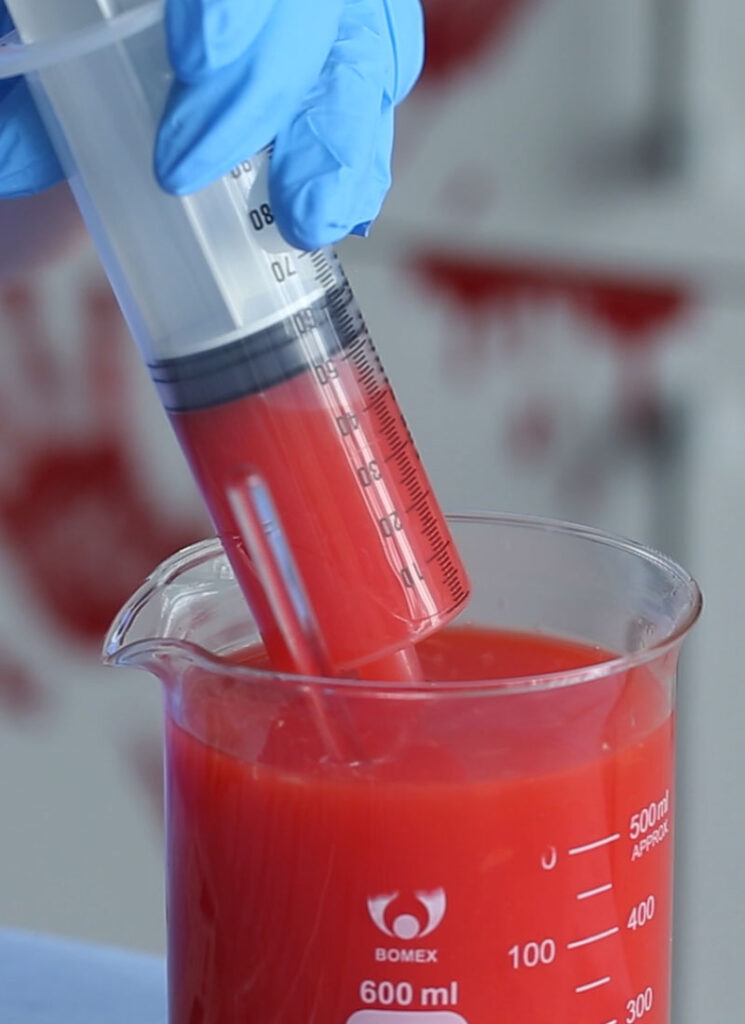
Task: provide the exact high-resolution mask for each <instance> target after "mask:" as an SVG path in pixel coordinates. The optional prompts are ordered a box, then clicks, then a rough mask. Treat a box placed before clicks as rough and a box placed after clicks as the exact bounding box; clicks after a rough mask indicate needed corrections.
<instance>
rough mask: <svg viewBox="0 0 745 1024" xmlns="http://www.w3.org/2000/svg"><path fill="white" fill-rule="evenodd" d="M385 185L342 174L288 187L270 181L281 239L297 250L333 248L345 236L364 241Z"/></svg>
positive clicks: (321, 177)
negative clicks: (282, 237)
mask: <svg viewBox="0 0 745 1024" xmlns="http://www.w3.org/2000/svg"><path fill="white" fill-rule="evenodd" d="M387 191H388V187H387V183H386V182H382V181H378V180H367V181H361V180H360V179H359V177H358V176H357V175H355V174H350V173H349V172H347V173H344V172H343V171H341V172H340V171H336V172H331V173H327V174H323V175H319V176H318V177H315V178H313V179H311V180H310V181H305V182H303V183H302V184H299V185H292V186H288V184H287V183H286V182H283V181H282V180H280V181H278V182H272V180H271V179H270V198H271V201H272V206H273V209H274V212H275V216H276V218H277V224H278V226H279V229H280V231H281V232H282V234H283V236H284V237H285V238H286V239H287V241H288V242H290V244H292V245H296V246H297V247H298V248H300V249H308V250H313V249H318V248H320V247H321V246H324V245H333V244H334V243H335V242H339V241H341V239H342V238H346V236H347V235H349V234H355V235H359V236H361V237H363V238H366V237H367V236H368V235H369V234H370V230H371V228H372V224H373V222H374V220H375V218H376V217H377V216H378V213H379V212H380V208H381V206H382V204H383V199H384V198H385V195H386V193H387Z"/></svg>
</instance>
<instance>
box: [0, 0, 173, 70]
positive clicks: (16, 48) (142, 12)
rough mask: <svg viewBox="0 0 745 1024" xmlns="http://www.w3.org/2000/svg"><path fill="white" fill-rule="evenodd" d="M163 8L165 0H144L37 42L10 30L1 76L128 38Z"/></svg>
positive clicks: (0, 45)
mask: <svg viewBox="0 0 745 1024" xmlns="http://www.w3.org/2000/svg"><path fill="white" fill-rule="evenodd" d="M164 11H165V0H143V3H141V4H140V5H139V6H138V7H134V8H130V9H129V10H127V11H122V12H121V13H119V14H114V15H112V16H111V17H110V18H105V19H99V20H97V21H92V22H90V23H89V24H88V25H83V26H82V27H80V28H76V29H72V30H70V31H69V32H62V33H61V34H60V35H58V36H56V37H54V38H53V39H44V40H41V41H39V42H37V43H22V42H21V41H20V39H19V37H18V33H17V32H10V33H8V35H6V36H4V37H2V38H0V80H2V79H4V78H14V77H15V76H16V75H28V74H33V73H35V72H37V71H41V70H43V69H44V68H48V67H53V66H54V65H56V64H61V63H63V62H64V61H68V60H75V59H76V58H78V57H85V56H86V55H87V54H89V53H95V51H96V50H101V49H103V48H104V47H105V46H111V45H112V44H113V43H117V42H120V41H121V40H123V39H129V38H130V37H131V36H134V35H137V34H138V33H139V32H144V31H145V29H148V28H152V27H153V25H157V24H158V23H159V22H161V21H162V20H163V14H164Z"/></svg>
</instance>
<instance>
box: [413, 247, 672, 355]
mask: <svg viewBox="0 0 745 1024" xmlns="http://www.w3.org/2000/svg"><path fill="white" fill-rule="evenodd" d="M413 270H414V273H415V274H416V276H417V277H418V278H419V279H420V280H422V281H423V282H424V283H425V284H426V286H427V287H428V288H430V289H432V290H433V291H435V292H437V293H438V295H444V296H447V297H448V298H449V299H450V300H451V301H452V302H453V303H455V305H456V306H457V307H458V308H459V309H460V310H461V311H462V312H463V313H464V315H466V316H469V317H478V318H479V320H481V321H482V320H483V318H484V316H485V315H488V314H489V313H499V314H502V315H509V314H510V313H511V312H513V311H514V310H515V308H517V307H519V306H520V305H522V304H524V303H526V302H533V303H535V304H540V303H542V302H546V301H550V300H556V299H562V300H564V301H566V302H567V303H568V304H569V305H571V306H572V307H573V308H574V309H575V310H576V311H577V312H578V313H579V314H581V315H584V316H586V317H588V318H590V319H592V320H593V321H594V322H595V323H596V324H597V325H598V326H599V327H600V328H601V329H602V330H603V331H605V332H606V333H607V335H608V337H609V339H610V340H611V341H612V342H614V343H615V344H617V345H619V346H620V347H622V348H634V347H638V346H643V347H646V346H647V345H648V344H649V343H650V342H651V341H653V340H655V336H656V334H657V333H658V332H659V331H660V330H661V329H662V328H663V327H666V326H667V325H669V324H670V323H672V322H674V321H675V320H677V319H678V318H679V317H681V316H682V315H683V314H684V313H685V312H686V310H687V309H688V307H689V305H690V295H689V293H688V292H687V291H686V289H684V288H683V287H681V286H680V285H679V284H677V283H671V282H667V281H660V280H654V279H652V278H640V279H637V280H621V279H615V278H612V277H608V276H602V275H599V274H596V273H592V272H590V271H587V272H583V271H572V270H565V269H561V268H555V267H541V266H535V265H531V266H527V265H524V266H521V265H516V264H514V263H499V262H488V263H486V262H483V261H479V262H471V261H468V260H452V259H449V258H448V257H446V256H441V255H439V254H424V255H421V256H419V257H417V258H416V259H415V261H414V263H413Z"/></svg>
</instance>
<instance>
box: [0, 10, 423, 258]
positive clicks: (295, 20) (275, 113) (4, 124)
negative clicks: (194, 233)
mask: <svg viewBox="0 0 745 1024" xmlns="http://www.w3.org/2000/svg"><path fill="white" fill-rule="evenodd" d="M166 26H167V31H168V41H169V50H170V56H171V62H172V64H173V67H174V71H175V74H176V79H177V81H176V82H175V84H174V86H173V88H172V90H171V95H170V97H169V100H168V104H167V106H166V111H165V114H164V116H163V122H162V124H161V127H160V131H159V134H158V138H157V142H156V147H155V171H156V175H157V177H158V180H159V181H160V183H161V184H162V186H163V187H164V188H165V189H166V190H167V191H169V192H174V193H177V194H184V193H187V192H191V191H194V190H195V189H198V188H202V187H203V186H205V185H207V184H209V182H211V181H213V180H214V179H215V178H218V177H220V175H222V174H225V173H227V171H229V170H230V168H231V167H233V166H235V165H236V164H237V163H240V161H241V160H244V159H247V158H248V157H250V156H252V155H253V154H254V153H257V152H258V151H259V150H260V149H263V148H264V146H266V145H268V143H269V142H270V141H271V140H272V139H275V149H274V155H273V158H272V167H271V175H270V192H271V199H272V204H273V206H274V209H275V215H276V218H277V222H278V224H279V226H280V228H281V230H282V232H283V234H284V235H285V237H286V238H287V239H288V240H289V241H290V242H292V243H293V244H295V245H298V246H300V247H302V248H316V247H318V246H319V245H324V244H327V243H330V242H334V241H337V240H338V239H340V238H343V237H344V236H345V235H346V234H348V233H349V232H354V233H356V234H366V233H367V230H368V228H369V225H370V223H371V222H372V221H373V220H374V219H375V217H377V215H378V213H379V211H380V207H381V205H382V202H383V199H384V197H385V194H386V192H387V191H388V188H389V186H390V159H391V148H392V144H393V108H394V106H395V104H396V103H398V102H399V101H400V100H402V99H403V98H404V96H405V95H406V94H407V93H408V91H409V90H410V89H411V87H412V85H413V84H414V82H415V81H416V78H417V76H418V74H419V71H420V69H421V64H422V56H423V27H422V12H421V7H420V3H419V0H168V2H167V8H166ZM11 27H12V26H11V23H10V19H9V17H8V15H7V13H6V12H5V9H4V7H3V6H2V3H1V2H0V30H2V29H4V30H5V31H9V30H10V29H11ZM61 177H62V172H61V170H60V167H59V164H58V162H57V159H56V157H55V156H54V152H53V150H52V148H51V145H50V143H49V141H48V140H47V137H46V133H45V132H44V129H43V127H42V125H41V122H40V120H39V117H38V115H37V113H36V110H35V108H34V105H33V103H32V101H31V98H30V95H29V93H28V90H27V88H26V86H25V84H24V83H23V82H17V81H15V82H12V83H4V84H0V197H3V196H4V197H6V198H7V197H11V196H19V195H27V194H29V193H31V192H36V191H39V190H40V189H43V188H46V187H48V186H49V185H53V184H54V183H55V182H57V181H59V180H60V179H61Z"/></svg>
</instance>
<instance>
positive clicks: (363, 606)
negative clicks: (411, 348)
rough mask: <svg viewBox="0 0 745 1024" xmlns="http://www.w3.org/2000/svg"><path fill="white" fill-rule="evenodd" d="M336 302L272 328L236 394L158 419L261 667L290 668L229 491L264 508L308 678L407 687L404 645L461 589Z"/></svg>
mask: <svg viewBox="0 0 745 1024" xmlns="http://www.w3.org/2000/svg"><path fill="white" fill-rule="evenodd" d="M338 301H339V300H338V296H337V307H336V308H334V307H333V306H332V308H331V309H330V310H329V307H328V306H325V307H321V309H320V310H319V309H316V310H315V312H314V313H313V314H312V316H311V311H310V310H305V311H303V314H302V318H300V319H299V318H298V317H297V316H295V317H294V318H292V320H291V321H290V322H288V321H285V332H286V333H285V336H284V338H285V340H284V341H283V342H282V344H284V349H283V348H282V344H280V345H278V346H276V351H278V352H279V355H278V356H277V358H276V359H272V356H273V355H274V354H276V353H275V352H273V353H270V355H269V356H265V357H263V362H262V363H261V364H260V367H259V368H260V371H261V373H263V374H264V377H265V379H264V380H263V381H262V380H261V379H260V378H259V377H258V372H257V373H254V375H253V377H252V378H251V380H250V382H249V385H248V386H247V387H246V388H245V390H244V393H243V394H238V395H237V396H235V397H232V396H231V397H230V398H229V400H227V401H216V402H215V401H209V402H204V401H202V402H200V403H195V404H196V406H197V407H194V408H186V409H182V410H176V411H173V410H171V412H170V415H171V421H172V424H173V426H174V429H175V431H176V434H177V435H178V438H179V440H180V442H181V445H182V447H183V449H184V452H185V453H186V456H187V458H188V460H189V462H190V465H191V468H192V471H193V473H194V476H195V478H196V480H197V482H198V484H199V486H200V488H201V491H202V493H203V495H204V497H205V500H206V502H207V505H208V507H209V509H210V513H211V515H212V519H213V522H214V523H215V526H216V528H217V531H218V533H219V535H220V538H221V540H222V542H223V544H224V546H225V549H226V552H227V555H228V558H229V560H230V562H231V564H232V567H233V570H234V571H235V573H236V576H237V578H238V581H239V583H240V584H241V587H242V589H243V590H244V593H245V594H246V596H247V598H248V600H249V604H250V605H251V608H252V610H253V612H254V615H255V617H256V619H257V621H258V624H259V627H260V629H261V632H262V636H263V639H264V643H265V645H266V647H267V650H268V651H269V654H270V657H271V660H272V663H273V665H274V667H275V668H278V669H286V670H292V669H297V668H298V665H297V660H298V659H297V658H293V656H292V654H291V653H290V652H289V651H288V646H287V643H286V636H285V635H284V634H283V630H282V628H280V625H279V623H278V621H277V617H276V616H275V615H274V614H273V612H272V608H271V607H270V602H268V601H267V599H266V587H265V585H264V581H263V580H262V579H260V578H259V576H260V574H257V569H256V560H255V558H254V559H252V558H251V557H250V554H249V552H248V551H247V545H246V543H245V541H244V538H245V535H246V531H245V528H242V523H241V522H239V520H238V518H237V516H236V505H235V497H236V494H237V495H238V496H239V503H240V501H243V503H244V505H249V506H250V505H251V504H252V503H253V502H255V498H256V495H257V493H258V494H260V495H265V496H268V498H269V501H270V504H271V508H272V511H273V515H274V516H276V519H277V520H278V525H279V528H280V530H281V534H282V536H283V538H284V540H285V541H286V544H287V547H288V548H289V551H290V552H291V555H292V559H293V561H294V565H295V567H296V569H297V573H298V575H299V578H300V582H301V585H302V589H303V591H304V595H305V598H306V599H307V604H308V605H309V606H310V609H311V611H312V616H313V617H314V620H315V625H314V631H315V632H316V633H317V636H318V638H319V640H320V643H321V647H322V651H323V656H322V659H321V668H322V669H323V670H324V671H327V670H330V671H331V672H333V673H334V674H345V673H358V674H360V675H362V676H363V677H366V678H389V679H395V678H399V679H400V678H407V677H414V678H416V677H417V674H418V669H417V665H416V656H415V653H414V650H413V645H414V644H416V643H417V642H418V641H419V640H421V639H422V638H423V637H425V636H427V635H429V634H430V633H432V632H433V631H434V630H435V629H437V628H439V627H440V626H442V625H444V624H445V623H446V622H448V621H449V620H450V619H452V618H453V616H454V615H455V614H457V612H458V611H459V610H460V609H461V607H462V606H463V604H464V602H465V600H466V598H467V596H468V584H467V580H466V578H465V573H464V570H463V567H462V565H461V563H460V560H459V559H458V556H457V552H456V551H455V549H454V547H453V544H452V541H451V538H450V534H449V530H448V527H447V524H446V522H445V520H444V517H443V515H442V513H441V511H440V509H439V507H438V505H437V502H436V500H435V498H434V495H433V493H432V491H431V488H430V485H429V482H428V480H427V478H426V476H425V473H424V470H423V467H422V465H421V462H420V459H419V456H418V454H417V452H416V449H415V447H414V444H413V441H412V439H411V435H410V433H409V431H408V428H407V426H406V423H405V421H404V419H403V417H402V415H401V412H400V410H399V408H398V405H397V403H396V400H395V397H394V395H393V392H392V391H391V388H390V385H389V383H388V380H387V378H386V377H385V374H384V372H383V369H382V366H381V364H380V361H379V359H378V357H377V355H376V353H375V350H374V348H373V346H372V343H371V341H370V339H369V336H368V335H367V332H366V331H365V329H364V325H363V324H362V321H361V318H359V315H357V317H356V318H353V316H352V314H350V312H349V305H348V304H347V305H346V306H345V311H344V313H343V314H342V313H341V312H340V309H339V306H338ZM349 301H350V302H351V293H349ZM353 312H354V310H353ZM303 327H304V328H305V329H304V330H303ZM330 331H333V332H334V335H333V340H334V344H333V345H332V346H329V332H330ZM345 332H346V334H345ZM290 335H291V337H290ZM275 345H276V342H275ZM261 347H262V341H261V339H259V341H258V342H257V341H256V340H255V339H247V342H246V344H245V346H244V351H243V353H242V354H241V353H240V351H239V352H238V354H237V355H236V356H235V358H236V359H238V360H240V359H243V358H248V359H249V360H250V359H254V363H255V362H256V360H255V356H254V353H255V352H256V351H261ZM263 348H264V349H267V348H268V346H267V344H266V342H264V343H263ZM289 350H291V351H292V352H294V355H290V357H289V360H292V359H294V360H295V362H294V364H291V363H289V362H288V357H287V352H288V351H289ZM299 353H301V354H300V355H299ZM282 359H284V360H285V365H284V369H282V366H281V365H280V364H281V360H282ZM302 361H304V362H305V365H304V366H303V365H302ZM242 369H243V368H242V367H241V368H240V371H239V372H242ZM196 372H197V370H195V371H194V373H196ZM221 372H222V373H223V379H225V380H227V381H228V382H229V387H230V389H231V390H232V391H236V390H238V391H240V390H241V386H240V384H238V383H236V381H235V375H231V374H230V372H229V371H221ZM272 377H275V378H276V377H278V378H279V379H278V380H274V381H272ZM257 378H258V379H257ZM257 383H258V386H256V385H257ZM263 384H266V386H262V385H263ZM274 525H275V526H276V523H275V524H274Z"/></svg>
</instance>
